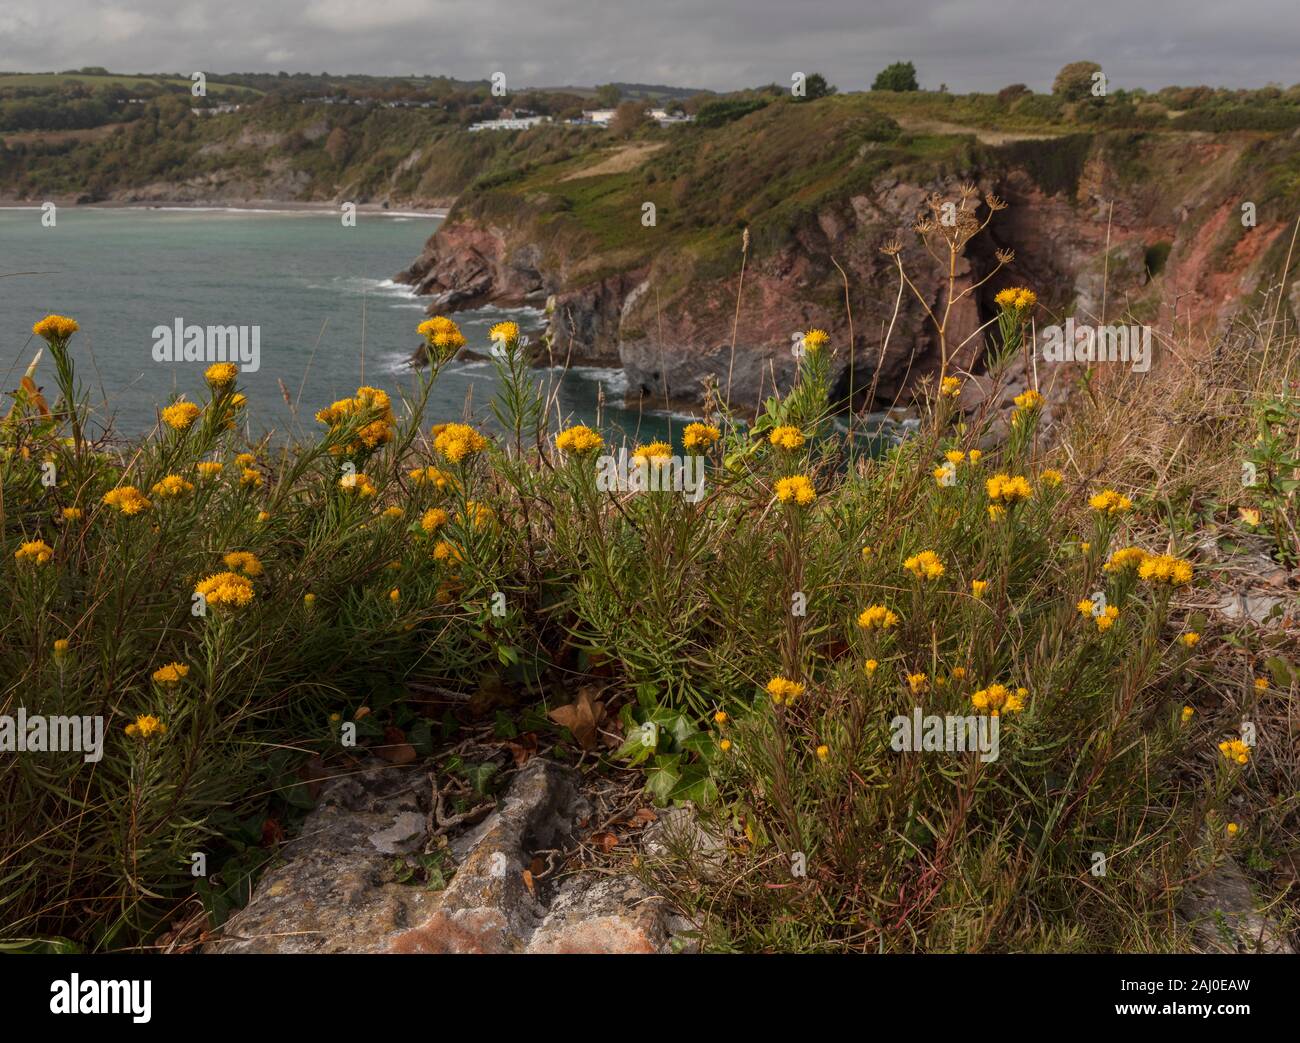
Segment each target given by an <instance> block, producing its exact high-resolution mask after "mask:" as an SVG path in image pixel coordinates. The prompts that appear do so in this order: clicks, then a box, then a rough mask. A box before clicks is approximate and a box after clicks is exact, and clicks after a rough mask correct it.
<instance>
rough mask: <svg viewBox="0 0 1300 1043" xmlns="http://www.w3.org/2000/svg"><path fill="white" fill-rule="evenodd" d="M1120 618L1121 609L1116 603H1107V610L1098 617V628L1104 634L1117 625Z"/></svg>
mask: <svg viewBox="0 0 1300 1043" xmlns="http://www.w3.org/2000/svg"><path fill="white" fill-rule="evenodd" d="M1118 618H1119V609H1117V608H1116V607H1115V606H1114V605H1107V606H1106V610H1105V611H1104V612H1102V613H1101V615H1099V616H1097V617H1096V622H1097V629H1098V630H1099V631H1101V632H1102V633H1103V634H1104V633H1105V632H1106V631H1107V630H1109V629H1110V628H1111V627H1112V626H1114V625H1115V620H1116V619H1118Z"/></svg>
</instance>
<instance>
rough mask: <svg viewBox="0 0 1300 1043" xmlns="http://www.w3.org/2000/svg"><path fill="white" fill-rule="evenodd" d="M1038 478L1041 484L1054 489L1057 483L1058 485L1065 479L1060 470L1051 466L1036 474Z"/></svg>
mask: <svg viewBox="0 0 1300 1043" xmlns="http://www.w3.org/2000/svg"><path fill="white" fill-rule="evenodd" d="M1038 480H1039V482H1040V483H1042V484H1043V485H1046V486H1048V487H1049V488H1052V489H1055V488H1056V487H1057V486H1058V485H1060V484H1061V483H1062V482H1063V481H1065V475H1063V474H1061V472H1060V471H1056V470H1053V469H1052V468H1050V467H1049V468H1048V469H1047V470H1046V471H1044V472H1043V473H1042V474H1040V475H1039V476H1038Z"/></svg>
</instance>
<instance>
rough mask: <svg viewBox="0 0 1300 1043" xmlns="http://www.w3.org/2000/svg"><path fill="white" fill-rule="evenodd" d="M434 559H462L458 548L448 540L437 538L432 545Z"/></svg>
mask: <svg viewBox="0 0 1300 1043" xmlns="http://www.w3.org/2000/svg"><path fill="white" fill-rule="evenodd" d="M433 560H434V561H463V560H464V559H463V558H462V557H461V553H460V548H459V547H457V546H456V544H454V543H452V542H450V541H449V540H439V541H438V542H437V543H435V544H434V545H433Z"/></svg>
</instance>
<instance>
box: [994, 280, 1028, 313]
mask: <svg viewBox="0 0 1300 1043" xmlns="http://www.w3.org/2000/svg"><path fill="white" fill-rule="evenodd" d="M993 301H994V303H996V304H997V306H998V307H999V308H1003V309H1005V310H1006V311H1027V310H1028V309H1030V308H1032V307H1033V306H1034V305H1035V304H1037V303H1038V295H1037V294H1036V293H1034V291H1033V290H1029V289H1026V288H1025V287H1023V286H1010V287H1008V288H1007V289H1005V290H1000V291H999V292H998V294H997V296H996V297H994V298H993Z"/></svg>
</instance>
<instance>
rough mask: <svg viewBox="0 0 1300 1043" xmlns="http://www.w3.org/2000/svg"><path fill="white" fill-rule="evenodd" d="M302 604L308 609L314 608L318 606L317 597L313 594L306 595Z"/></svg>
mask: <svg viewBox="0 0 1300 1043" xmlns="http://www.w3.org/2000/svg"><path fill="white" fill-rule="evenodd" d="M302 603H303V604H304V605H306V606H307V607H308V608H311V607H313V606H314V605H315V604H316V595H315V594H311V593H307V594H304V595H303V596H302Z"/></svg>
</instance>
